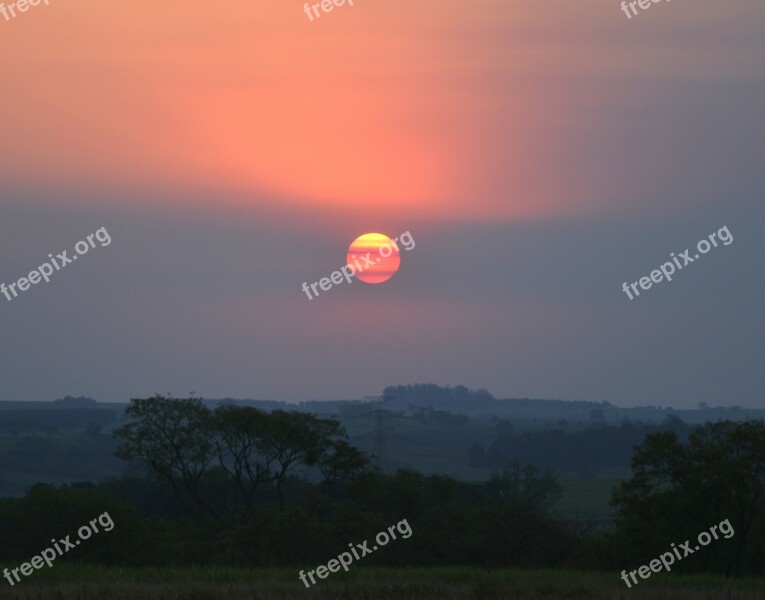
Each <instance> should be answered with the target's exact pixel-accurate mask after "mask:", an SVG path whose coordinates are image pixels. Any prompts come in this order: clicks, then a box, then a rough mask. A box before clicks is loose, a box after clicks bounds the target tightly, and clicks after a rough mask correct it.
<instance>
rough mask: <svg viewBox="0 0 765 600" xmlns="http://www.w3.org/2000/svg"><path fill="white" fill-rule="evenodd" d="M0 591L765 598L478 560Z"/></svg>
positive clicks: (79, 574) (713, 580) (119, 576)
mask: <svg viewBox="0 0 765 600" xmlns="http://www.w3.org/2000/svg"><path fill="white" fill-rule="evenodd" d="M0 590H1V591H0V599H11V598H14V599H30V600H33V599H34V600H48V599H54V598H55V599H57V600H69V599H72V600H75V599H76V600H100V599H104V600H118V599H120V600H121V599H125V600H127V599H134V598H141V599H144V598H145V599H151V600H154V599H157V600H159V599H162V600H240V599H241V600H244V599H249V600H253V599H256V600H293V599H296V600H297V599H301V600H302V599H305V598H315V599H327V600H329V599H333V600H334V599H338V598H342V599H346V598H347V599H363V600H378V599H379V600H410V599H411V600H415V599H417V600H428V599H431V598H432V599H433V600H437V599H438V600H443V599H447V600H468V599H469V600H483V599H497V600H504V599H508V600H527V599H528V600H537V599H546V600H557V599H574V598H594V599H603V600H606V599H608V600H614V599H620V598H624V599H626V598H640V599H646V600H649V599H651V600H653V599H656V600H670V599H677V598H679V599H681V600H682V599H688V600H691V599H694V600H696V599H708V600H718V599H719V600H751V599H755V598H765V580H752V579H747V580H738V581H735V582H731V581H727V580H725V579H722V578H719V577H702V576H693V577H668V576H664V577H661V576H657V575H654V577H653V578H652V579H650V580H647V581H644V582H642V583H640V584H639V585H638V586H637V587H633V589H631V590H627V588H626V587H625V586H624V584H623V583H622V582H621V580H620V579H619V576H618V574H616V573H613V574H610V573H609V574H602V573H579V572H573V571H539V570H537V571H518V570H501V571H483V570H479V569H473V568H437V569H383V568H381V569H363V568H357V569H352V571H351V572H350V573H348V574H347V575H344V576H341V575H339V574H335V575H331V576H330V578H328V579H327V580H325V581H324V582H322V584H321V585H320V586H319V585H317V586H315V588H314V587H312V588H311V589H306V588H305V587H304V586H303V584H301V583H300V582H299V580H298V578H297V571H296V570H293V569H289V570H287V569H256V570H246V569H227V568H222V569H201V568H198V569H104V568H91V567H81V566H80V567H78V566H69V567H68V568H67V567H63V565H57V566H56V567H55V568H54V569H50V570H47V571H40V572H37V573H35V574H34V575H33V576H32V577H31V578H30V579H29V580H28V581H25V582H23V583H21V584H17V585H16V586H15V587H13V588H11V587H10V586H9V585H8V584H7V583H5V585H4V586H3V587H2V588H0Z"/></svg>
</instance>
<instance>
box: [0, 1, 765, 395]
mask: <svg viewBox="0 0 765 600" xmlns="http://www.w3.org/2000/svg"><path fill="white" fill-rule="evenodd" d="M6 4H9V2H8V0H6ZM309 10H310V8H309ZM637 10H638V14H637V15H634V16H633V17H632V18H627V16H626V15H625V13H624V12H622V10H621V9H620V3H619V2H618V1H616V0H608V1H603V0H597V1H596V0H582V1H580V2H571V1H570V0H549V1H547V2H521V1H516V0H477V1H476V2H471V3H467V2H457V1H454V0H437V1H436V0H418V1H417V2H412V1H411V0H409V1H403V0H386V2H373V1H372V0H354V3H353V5H348V4H347V3H346V4H345V5H344V6H340V7H336V8H335V9H333V11H332V12H329V13H321V16H320V17H314V19H313V20H310V19H309V18H308V15H307V14H306V13H305V12H303V11H304V3H300V2H298V1H296V0H280V1H279V2H274V1H270V0H258V1H257V2H252V1H249V0H247V1H245V0H228V1H227V2H224V3H219V4H216V5H212V4H209V3H200V4H197V3H189V2H181V1H180V0H165V1H164V2H161V3H159V2H148V1H146V0H133V1H131V2H126V3H116V2H102V3H94V2H86V1H84V0H49V4H48V5H45V4H40V5H39V6H37V7H30V9H29V10H28V11H26V12H24V13H19V14H18V15H17V16H16V17H15V18H11V19H9V20H6V19H4V18H3V17H2V16H0V55H1V56H2V60H0V89H2V99H3V102H2V110H0V140H2V141H1V142H0V282H4V283H5V284H6V285H8V284H11V283H14V282H16V281H17V280H18V279H19V278H21V277H26V276H27V275H28V274H29V272H30V271H32V270H33V269H35V268H37V267H38V266H39V265H41V264H42V263H43V262H45V261H47V260H49V258H48V254H49V253H51V254H53V255H54V256H55V255H56V254H57V253H60V252H62V251H63V250H65V249H66V250H68V253H69V256H71V255H73V254H75V252H74V247H75V244H76V243H77V242H78V241H80V240H86V238H87V236H88V235H91V234H93V233H94V232H96V230H98V229H99V228H102V227H104V228H106V230H107V231H108V234H109V236H110V238H111V243H109V244H108V245H105V246H101V245H100V243H99V242H98V241H96V242H95V243H94V244H93V245H95V247H90V249H89V250H88V252H87V254H83V255H82V256H78V260H77V262H76V263H74V262H72V263H71V264H68V265H66V266H65V267H63V268H61V270H59V271H55V272H54V273H53V274H52V275H51V276H50V281H49V282H47V283H46V282H44V281H41V282H40V283H38V284H36V285H32V286H31V287H30V288H29V289H28V290H27V291H24V292H19V295H18V297H12V300H10V301H9V300H7V299H6V298H5V297H4V296H0V330H1V331H2V343H0V375H1V376H0V381H1V382H2V387H0V400H52V399H54V398H60V397H63V396H65V395H73V396H80V395H85V396H90V397H93V398H96V399H97V400H100V401H109V402H113V401H121V402H125V401H127V400H128V399H130V398H135V397H146V396H148V395H151V394H154V393H170V394H172V395H174V396H185V395H186V394H188V393H189V392H191V391H194V392H195V393H196V395H197V396H203V397H206V398H222V397H233V398H262V399H274V400H287V401H297V400H304V399H352V398H362V397H364V396H366V395H370V394H377V393H380V391H381V390H382V388H384V387H385V386H388V385H398V384H408V383H435V384H439V385H447V384H448V385H452V386H454V385H465V386H468V387H470V388H485V389H488V390H489V391H490V392H491V393H493V394H494V395H495V396H497V397H503V398H504V397H530V398H561V399H572V400H596V401H602V400H607V401H609V402H612V403H613V404H616V405H620V406H633V405H645V404H650V405H659V406H672V407H676V408H689V407H695V406H696V405H697V403H699V402H706V403H708V404H710V405H713V406H717V405H722V406H729V405H742V406H749V407H759V408H765V398H763V395H762V390H763V388H765V374H764V373H763V369H762V367H761V365H762V358H763V340H764V339H765V337H764V336H763V334H765V319H763V315H762V308H761V306H762V298H763V292H765V289H764V288H765V286H764V285H763V283H762V281H761V280H760V279H759V277H758V275H759V273H760V271H761V266H762V264H763V259H764V258H765V238H764V237H763V235H762V227H763V222H764V219H763V217H765V206H764V204H763V196H764V193H765V175H764V172H763V159H765V118H764V117H763V97H765V4H763V3H762V1H761V0H733V1H731V2H720V1H717V2H715V1H711V0H694V2H693V3H690V2H681V1H677V0H676V1H675V2H668V1H660V2H658V3H655V4H651V5H650V8H649V9H646V10H642V9H640V8H638V9H637ZM723 227H727V228H728V231H729V232H730V233H731V236H732V239H733V242H732V243H729V244H728V245H722V244H718V246H717V247H714V248H712V249H711V250H710V251H709V252H708V253H707V254H704V255H703V256H701V257H700V258H698V259H696V260H695V261H694V262H693V264H688V265H687V266H686V267H685V268H684V269H682V270H678V272H677V273H675V274H674V275H673V279H672V281H666V280H665V281H661V282H660V283H656V284H655V285H652V287H651V288H650V289H647V290H644V289H640V288H638V289H640V292H641V293H640V296H639V297H634V298H633V299H632V300H630V299H629V298H628V295H627V294H626V293H625V292H624V291H623V289H622V284H623V283H624V282H627V283H628V284H629V283H632V282H638V281H639V280H640V278H641V277H645V276H648V275H649V274H650V273H651V271H654V270H656V269H658V268H659V266H660V265H662V264H663V263H665V262H667V261H671V260H672V257H671V253H675V255H678V254H679V253H681V252H683V251H685V249H686V248H689V249H691V250H692V252H691V254H690V256H691V257H692V256H693V255H694V252H695V247H696V243H697V241H698V240H700V239H702V238H707V237H708V236H709V235H710V234H711V233H713V232H718V231H719V230H720V229H721V228H723ZM368 232H379V233H384V234H386V235H388V236H390V237H394V236H399V235H401V234H402V233H404V232H409V233H410V234H411V238H412V239H413V240H414V242H415V244H414V246H413V247H412V248H411V250H405V249H403V248H402V249H401V254H400V259H401V264H400V268H399V270H398V272H397V273H396V274H395V275H394V276H393V277H392V278H391V279H390V280H389V281H386V282H385V283H381V284H377V285H370V284H366V283H363V282H361V281H358V280H354V281H353V282H352V283H350V284H348V283H343V284H339V285H335V286H333V287H332V288H331V289H330V290H328V291H322V292H321V294H320V295H319V296H318V297H314V298H313V299H310V300H309V299H308V298H307V296H306V294H305V293H304V292H303V291H302V290H301V286H302V284H303V282H308V283H309V284H310V283H312V282H318V281H319V280H320V279H321V278H322V277H327V276H329V275H330V274H331V273H332V272H333V271H336V270H338V269H340V268H341V267H342V266H344V265H345V260H346V252H347V250H348V247H349V244H350V243H351V242H352V241H353V240H354V239H355V238H357V237H358V236H359V235H361V234H364V233H368Z"/></svg>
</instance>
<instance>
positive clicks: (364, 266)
mask: <svg viewBox="0 0 765 600" xmlns="http://www.w3.org/2000/svg"><path fill="white" fill-rule="evenodd" d="M399 254H400V253H399V249H398V246H397V245H396V242H394V241H393V240H392V239H390V238H389V237H388V236H387V235H384V234H382V233H365V234H364V235H360V236H359V237H357V238H356V239H355V240H353V241H352V242H351V245H350V246H349V247H348V254H347V256H346V258H345V260H346V262H347V263H348V265H349V266H350V267H353V268H354V269H355V270H356V279H358V280H360V281H363V282H364V283H383V282H384V281H388V279H390V278H391V277H393V275H394V274H395V273H396V271H398V267H399V265H400V264H401V258H400V256H399Z"/></svg>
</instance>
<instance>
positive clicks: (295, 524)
mask: <svg viewBox="0 0 765 600" xmlns="http://www.w3.org/2000/svg"><path fill="white" fill-rule="evenodd" d="M127 416H128V418H129V423H127V424H125V425H123V426H121V427H120V428H118V429H117V430H115V431H114V436H115V439H116V442H117V447H118V454H119V456H120V457H121V458H122V459H123V460H124V461H125V465H126V466H127V472H126V475H125V476H124V477H122V478H119V479H112V480H109V481H104V482H101V483H99V484H94V483H80V484H70V485H65V486H58V487H57V486H53V485H45V484H38V485H35V486H32V487H31V489H30V490H29V492H28V493H27V495H26V496H25V497H23V498H8V499H4V500H2V501H0V560H2V562H3V563H4V564H7V565H17V564H18V563H19V562H21V561H25V560H28V559H29V558H30V557H32V556H34V555H35V554H38V553H39V552H40V550H42V549H43V548H45V547H47V546H48V545H50V543H49V540H50V539H51V537H54V536H61V537H63V536H65V535H67V534H74V533H75V532H76V530H77V529H78V528H79V527H80V526H81V525H83V524H84V523H87V522H88V521H90V520H91V519H93V518H95V517H96V516H97V515H99V514H101V513H103V512H105V511H108V512H109V514H110V515H111V517H112V519H113V520H114V522H115V528H114V530H113V531H111V532H109V533H108V534H107V533H102V534H99V535H98V536H97V537H94V538H93V540H91V541H89V542H87V543H83V545H81V546H79V547H78V548H77V550H76V552H72V553H71V554H69V555H67V557H66V561H67V563H77V562H80V561H81V562H84V563H98V564H103V565H123V566H162V565H165V566H172V565H177V566H181V565H202V566H205V565H207V566H212V565H229V566H258V567H263V566H295V567H300V568H304V567H307V568H313V567H314V566H315V565H317V564H320V563H325V562H326V561H327V560H329V559H330V558H332V557H333V556H337V554H338V553H339V552H341V551H343V550H344V549H345V548H346V547H347V545H348V543H350V542H361V541H362V540H365V539H366V540H371V539H372V538H373V537H374V535H375V534H376V533H377V532H378V531H381V530H384V529H386V528H387V527H388V526H389V525H392V524H395V523H397V522H398V521H400V520H402V519H407V521H408V523H409V524H410V526H411V528H412V530H413V532H414V533H413V535H412V537H411V538H409V539H406V540H397V541H395V542H392V543H391V545H390V546H389V547H386V548H384V549H381V550H380V551H379V552H377V553H375V554H374V555H373V556H372V557H368V558H366V559H365V560H366V561H367V562H368V563H369V566H373V565H377V566H380V565H389V566H407V567H412V566H430V567H434V566H450V565H451V566H456V565H473V566H478V567H491V568H496V567H523V568H575V569H599V570H616V571H620V570H621V569H625V568H627V569H628V570H629V569H633V568H636V567H638V566H640V565H641V564H647V563H648V562H649V561H650V560H651V559H653V558H656V557H657V556H658V555H659V554H661V553H662V552H665V551H667V549H668V548H669V544H670V543H672V542H674V543H682V542H684V541H685V540H686V539H695V537H696V536H697V535H698V533H699V532H701V531H704V530H708V529H709V528H710V526H712V525H716V524H718V523H720V522H721V521H722V520H724V519H729V521H730V523H731V524H732V526H733V528H734V530H735V535H734V536H733V537H732V538H730V539H719V540H717V541H714V542H713V543H712V544H710V545H709V546H707V547H706V548H704V549H702V550H701V551H699V552H697V553H695V554H694V555H693V556H689V557H687V558H685V559H684V560H682V561H680V562H678V563H676V565H675V566H674V571H675V572H678V573H689V572H710V573H720V574H726V575H761V574H762V571H763V567H762V565H763V564H765V563H764V560H763V559H765V556H763V553H765V487H764V486H765V423H763V422H762V421H743V422H733V421H720V422H717V423H709V424H706V425H703V426H700V427H697V428H695V429H692V430H687V431H686V430H685V429H684V428H683V427H681V426H680V424H678V423H671V424H669V425H670V426H674V427H675V428H676V429H678V431H673V430H671V427H670V429H665V430H661V431H656V432H654V433H649V434H648V435H647V436H645V438H644V440H643V441H642V443H641V444H640V446H639V447H638V449H637V450H636V451H635V453H634V455H633V456H632V461H631V462H632V468H633V476H632V478H631V479H629V480H628V481H625V482H624V483H623V484H622V485H621V486H620V487H619V488H618V490H617V492H616V493H615V495H614V501H615V502H616V504H617V506H618V509H619V517H618V519H617V521H616V524H615V527H613V528H605V529H604V528H602V527H600V528H598V527H593V526H587V525H586V524H579V525H573V524H571V523H566V522H564V521H563V520H561V519H560V518H559V517H558V516H557V515H556V513H555V511H554V509H553V507H554V505H555V500H556V498H557V497H558V495H559V493H560V486H559V485H558V483H557V482H556V480H555V479H554V478H553V477H552V476H551V475H550V474H549V473H548V472H544V471H542V470H540V469H539V468H537V467H533V466H530V465H528V464H524V463H520V462H517V461H508V462H506V463H505V464H504V465H503V467H502V468H501V469H497V471H496V472H495V474H494V475H493V476H492V477H491V478H490V479H489V480H488V481H484V482H482V483H468V482H458V481H456V480H454V479H452V478H450V477H446V476H442V475H430V476H428V475H423V474H421V473H418V472H416V471H412V470H399V471H397V472H395V473H392V474H384V473H380V472H379V471H377V470H376V469H375V467H374V461H373V460H372V459H371V458H370V457H369V456H367V455H365V454H364V453H362V452H361V451H359V450H358V449H356V448H355V447H354V446H353V445H351V444H350V443H349V442H348V438H347V436H346V434H345V431H344V429H343V427H342V426H341V425H340V423H339V422H338V421H336V420H334V419H325V418H319V417H317V416H315V415H310V414H307V413H302V412H286V411H281V410H275V411H272V412H266V411H261V410H258V409H256V408H253V407H248V406H235V405H222V406H218V407H217V408H214V409H213V408H210V407H208V406H206V405H205V404H204V403H203V402H201V401H200V400H197V399H192V398H189V399H184V400H172V399H167V398H164V397H161V396H156V397H153V398H149V399H143V400H134V401H132V402H131V405H130V407H129V408H128V410H127ZM505 427H506V426H505ZM506 434H507V432H504V434H503V435H506ZM99 435H100V434H99Z"/></svg>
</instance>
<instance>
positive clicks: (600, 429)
mask: <svg viewBox="0 0 765 600" xmlns="http://www.w3.org/2000/svg"><path fill="white" fill-rule="evenodd" d="M596 412H597V411H593V413H596ZM659 431H672V432H674V433H676V434H677V435H678V436H679V438H680V439H685V438H686V437H687V435H688V433H689V431H690V427H689V426H688V425H686V424H685V423H683V422H682V421H681V420H680V419H679V418H677V417H676V416H670V417H667V418H666V419H665V420H664V422H663V423H662V424H660V425H657V424H652V423H640V422H637V423H633V422H631V421H629V420H624V421H623V422H622V423H621V425H616V426H615V425H604V424H602V422H600V421H598V420H596V419H593V423H592V424H591V426H590V427H589V428H588V429H584V430H582V431H576V432H572V433H567V432H564V431H563V430H561V429H546V430H543V431H533V432H531V431H524V432H520V433H516V432H515V430H514V427H513V425H512V423H511V422H510V421H507V420H500V421H499V422H498V423H497V438H496V440H494V441H493V442H491V443H489V444H487V445H486V446H484V445H481V444H476V445H474V446H472V447H471V448H469V449H468V452H469V453H470V464H471V465H472V466H474V467H490V468H498V467H501V466H502V465H503V464H505V463H506V462H507V461H508V460H513V461H519V462H524V463H532V464H535V465H539V466H540V467H543V468H548V469H552V470H554V471H555V472H556V473H562V472H571V471H576V472H578V473H579V474H580V476H585V475H587V474H589V473H593V472H596V471H598V470H599V469H604V468H613V467H624V466H626V465H629V464H630V458H631V456H632V453H633V451H634V449H635V447H637V446H638V445H640V444H641V443H642V442H643V440H644V439H645V437H646V436H647V435H649V434H653V433H656V432H659Z"/></svg>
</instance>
